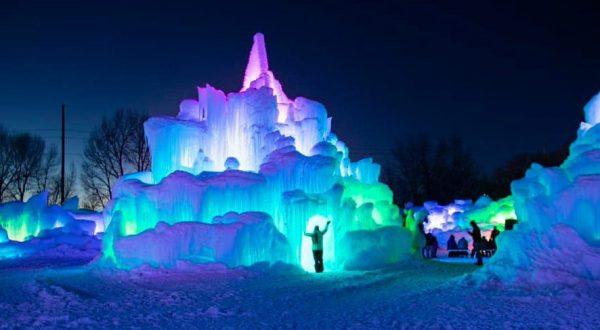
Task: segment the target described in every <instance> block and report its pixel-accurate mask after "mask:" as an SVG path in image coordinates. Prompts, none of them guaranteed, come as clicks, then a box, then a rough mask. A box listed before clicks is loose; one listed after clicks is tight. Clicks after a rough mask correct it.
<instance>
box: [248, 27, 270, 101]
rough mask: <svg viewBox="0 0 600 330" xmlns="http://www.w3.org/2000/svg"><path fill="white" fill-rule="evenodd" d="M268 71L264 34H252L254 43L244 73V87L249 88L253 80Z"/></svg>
mask: <svg viewBox="0 0 600 330" xmlns="http://www.w3.org/2000/svg"><path fill="white" fill-rule="evenodd" d="M268 71H269V60H267V49H266V48H265V36H264V35H263V34H262V33H260V32H259V33H257V34H255V35H254V44H253V45H252V50H250V58H248V66H246V74H245V75H244V88H243V89H248V88H250V85H251V83H252V82H253V81H255V80H256V79H258V78H260V76H261V74H264V73H267V72H268Z"/></svg>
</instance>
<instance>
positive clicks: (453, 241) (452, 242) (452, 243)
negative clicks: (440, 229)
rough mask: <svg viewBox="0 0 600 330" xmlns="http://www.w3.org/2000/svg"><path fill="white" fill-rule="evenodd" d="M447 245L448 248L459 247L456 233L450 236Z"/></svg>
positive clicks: (454, 248)
mask: <svg viewBox="0 0 600 330" xmlns="http://www.w3.org/2000/svg"><path fill="white" fill-rule="evenodd" d="M446 247H447V248H448V250H456V249H458V244H456V238H455V237H454V235H450V237H449V238H448V242H447V243H446Z"/></svg>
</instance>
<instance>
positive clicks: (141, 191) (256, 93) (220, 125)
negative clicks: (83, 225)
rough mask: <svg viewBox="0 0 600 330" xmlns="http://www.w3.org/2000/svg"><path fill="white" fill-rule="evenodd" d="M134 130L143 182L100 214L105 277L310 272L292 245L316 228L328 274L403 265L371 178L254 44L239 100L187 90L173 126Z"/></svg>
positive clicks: (305, 255) (126, 180)
mask: <svg viewBox="0 0 600 330" xmlns="http://www.w3.org/2000/svg"><path fill="white" fill-rule="evenodd" d="M144 130H145V134H146V138H147V139H148V144H149V148H150V152H151V155H152V167H151V168H152V170H151V172H144V173H135V174H132V175H128V176H125V177H123V178H122V179H121V180H120V181H119V182H118V183H117V184H116V185H115V187H114V188H113V200H112V201H111V202H110V203H109V205H108V207H107V209H106V210H105V222H106V224H107V225H108V227H107V231H106V233H105V236H104V239H103V244H104V246H103V258H104V260H106V261H108V262H109V263H111V264H114V265H115V266H117V267H120V268H131V267H135V266H138V265H141V264H144V263H146V264H150V265H152V266H156V267H170V266H173V265H176V264H177V262H180V261H186V262H193V263H204V262H222V263H225V264H227V265H229V266H232V267H234V266H239V265H251V264H254V263H257V262H276V261H282V262H287V263H292V264H299V265H302V266H303V267H304V268H305V269H312V263H313V261H312V255H311V250H310V249H311V247H310V241H309V240H310V238H308V237H305V236H304V235H303V234H304V232H305V231H312V229H313V227H314V226H315V225H319V226H321V228H322V227H323V226H324V225H325V223H326V222H327V221H331V222H332V226H331V228H332V229H330V231H329V232H328V233H327V234H326V235H325V237H324V246H325V254H324V261H325V266H326V267H327V268H329V269H336V268H369V267H376V266H378V265H382V264H387V263H392V262H396V261H398V260H400V259H402V258H404V257H405V256H406V255H408V253H409V245H410V237H409V236H410V234H409V232H408V231H407V230H405V229H404V228H402V223H401V221H400V216H399V210H398V207H397V206H396V205H394V204H393V202H392V191H391V190H390V189H389V187H387V186H386V185H384V184H382V183H380V182H379V181H378V179H379V174H380V166H379V165H378V164H376V163H374V162H373V161H372V159H371V158H367V159H362V160H359V161H357V162H352V161H351V160H350V154H349V149H348V147H347V146H346V145H345V144H344V142H342V141H341V140H340V139H338V137H337V136H336V135H335V134H333V133H332V132H331V118H330V117H328V115H327V111H326V109H325V107H324V106H323V105H322V104H321V103H319V102H316V101H312V100H309V99H307V98H304V97H297V98H295V99H291V98H289V97H288V96H287V95H286V94H285V93H284V91H283V88H282V85H281V83H280V82H279V81H278V80H277V79H276V78H275V75H274V74H273V72H272V71H271V70H270V69H269V63H268V60H267V52H266V48H265V42H264V36H263V35H262V34H260V33H258V34H256V35H255V36H254V43H253V45H252V49H251V51H250V57H249V60H248V65H247V67H246V72H245V75H244V81H243V86H242V89H241V90H240V91H239V92H233V93H229V94H225V93H224V92H223V91H221V90H218V89H216V88H214V87H212V86H210V85H206V86H205V87H199V88H198V98H197V99H191V100H184V101H182V102H181V104H180V108H179V113H178V115H177V116H176V117H153V118H150V119H148V121H146V123H145V124H144Z"/></svg>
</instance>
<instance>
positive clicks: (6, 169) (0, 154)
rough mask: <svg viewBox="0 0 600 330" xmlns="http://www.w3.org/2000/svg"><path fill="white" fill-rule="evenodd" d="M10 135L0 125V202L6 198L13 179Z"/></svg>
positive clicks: (13, 163) (13, 164) (12, 150)
mask: <svg viewBox="0 0 600 330" xmlns="http://www.w3.org/2000/svg"><path fill="white" fill-rule="evenodd" d="M13 153H14V148H13V141H12V137H11V136H10V135H9V134H8V133H7V132H6V130H4V128H3V127H0V203H1V202H3V201H4V199H5V198H7V197H8V196H7V195H8V194H9V192H10V188H11V187H12V182H13V180H14V173H15V171H14V168H15V161H14V157H13Z"/></svg>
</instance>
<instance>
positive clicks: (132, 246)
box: [105, 212, 290, 268]
mask: <svg viewBox="0 0 600 330" xmlns="http://www.w3.org/2000/svg"><path fill="white" fill-rule="evenodd" d="M116 221H119V220H116ZM109 234H113V233H107V235H105V239H106V238H109ZM111 248H112V249H113V253H114V258H111V260H112V261H113V262H115V263H116V266H118V267H120V268H133V267H136V266H140V265H142V264H149V265H151V266H154V267H172V266H174V265H175V264H176V263H177V261H191V262H193V263H210V262H217V263H224V264H226V265H228V266H229V267H236V266H250V265H253V264H254V263H256V262H260V261H264V260H269V261H273V262H275V261H289V259H290V258H289V245H288V244H287V240H286V239H285V237H284V236H283V235H282V234H281V233H280V232H279V231H277V229H276V228H275V226H274V225H273V221H272V219H271V218H270V217H269V216H268V215H267V214H264V213H259V212H254V213H242V214H237V213H228V214H226V215H225V216H223V217H216V218H215V219H214V220H213V223H212V224H206V223H199V222H179V223H176V224H174V225H168V224H166V223H164V222H160V223H158V224H157V225H156V227H155V228H154V229H150V230H147V231H144V232H142V233H141V234H139V235H133V236H127V237H122V238H120V239H117V240H116V241H115V243H114V246H113V247H111Z"/></svg>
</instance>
